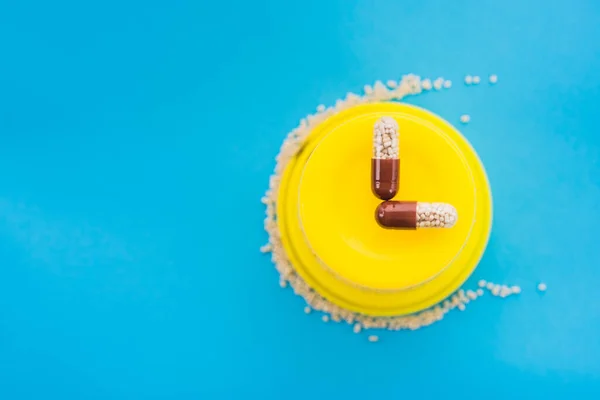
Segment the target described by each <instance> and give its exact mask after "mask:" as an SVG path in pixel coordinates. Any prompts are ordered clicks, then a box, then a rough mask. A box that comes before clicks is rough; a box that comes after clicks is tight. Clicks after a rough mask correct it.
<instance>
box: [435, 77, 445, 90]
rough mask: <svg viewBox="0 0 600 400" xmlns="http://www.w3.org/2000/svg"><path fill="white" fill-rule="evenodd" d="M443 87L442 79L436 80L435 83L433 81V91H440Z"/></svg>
mask: <svg viewBox="0 0 600 400" xmlns="http://www.w3.org/2000/svg"><path fill="white" fill-rule="evenodd" d="M443 85H444V78H437V79H436V80H435V81H433V87H434V88H435V90H440V89H441V88H442V86H443Z"/></svg>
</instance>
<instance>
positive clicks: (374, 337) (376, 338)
mask: <svg viewBox="0 0 600 400" xmlns="http://www.w3.org/2000/svg"><path fill="white" fill-rule="evenodd" d="M378 341H379V336H377V335H371V336H369V342H371V343H375V342H378Z"/></svg>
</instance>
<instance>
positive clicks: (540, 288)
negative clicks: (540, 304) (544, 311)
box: [537, 282, 548, 292]
mask: <svg viewBox="0 0 600 400" xmlns="http://www.w3.org/2000/svg"><path fill="white" fill-rule="evenodd" d="M537 289H538V290H539V291H540V292H545V291H546V289H548V287H547V286H546V284H545V283H544V282H540V283H539V284H538V285H537Z"/></svg>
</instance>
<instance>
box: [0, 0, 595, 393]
mask: <svg viewBox="0 0 600 400" xmlns="http://www.w3.org/2000/svg"><path fill="white" fill-rule="evenodd" d="M319 3H321V4H319ZM370 3H372V2H367V1H364V2H357V1H347V0H337V1H327V2H322V1H306V0H304V1H301V2H293V4H289V2H284V1H270V2H265V1H253V2H241V1H238V2H210V3H208V2H205V1H192V0H190V1H172V2H156V1H119V2H117V1H71V2H67V1H55V2H42V1H27V0H22V1H9V0H3V1H0V171H2V173H1V174H0V272H1V276H0V399H7V400H17V399H61V400H70V399H128V400H130V399H200V398H204V399H213V398H215V399H241V398H256V399H282V398H286V399H304V398H307V396H309V397H308V398H311V399H334V398H348V399H353V398H356V399H373V398H376V396H378V395H385V396H387V397H386V398H407V396H411V395H413V396H421V397H420V398H434V397H440V398H442V397H443V398H457V397H458V396H461V397H465V398H471V397H473V398H483V397H485V398H501V397H503V396H506V395H507V394H513V395H514V396H516V397H514V398H543V397H545V396H547V397H548V398H598V396H599V395H600V358H599V356H600V340H599V334H600V308H599V306H598V305H599V304H600V297H599V296H598V292H597V287H598V283H599V280H600V268H599V264H600V263H599V262H600V253H599V251H598V239H597V238H598V226H600V189H599V185H600V165H599V163H598V161H599V152H600V134H599V132H600V119H599V118H598V106H599V104H600V24H599V23H598V21H600V3H599V2H597V1H594V0H587V1H585V0H582V1H574V2H568V1H550V2H548V1H541V0H529V1H502V2H500V1H481V0H480V1H477V0H471V1H458V2H456V1H455V2H442V1H439V2H433V1H416V0H415V1H403V2H399V1H391V0H390V1H380V2H375V3H377V4H376V5H371V4H370ZM401 3H402V5H401ZM405 73H417V74H420V75H423V76H430V77H437V76H439V75H441V76H444V77H446V78H449V79H452V80H453V81H454V85H453V88H452V89H451V90H449V91H446V92H443V93H435V94H434V93H431V94H427V95H423V96H419V97H417V98H414V99H412V100H410V101H411V102H413V103H415V104H418V105H421V106H425V107H427V108H429V109H431V110H433V111H435V112H437V113H439V114H440V115H441V116H443V117H444V118H446V119H448V120H449V121H451V122H453V123H456V124H458V118H459V116H460V115H461V114H463V113H468V114H470V115H471V118H472V119H471V121H472V122H471V123H470V124H469V125H468V126H466V127H464V129H462V131H463V132H464V134H465V135H466V136H467V137H468V138H469V139H470V140H471V142H472V143H473V145H474V146H475V148H476V149H477V151H478V152H479V153H480V156H481V158H482V160H483V162H484V163H485V165H486V168H487V170H488V173H489V177H490V181H491V184H492V189H493V192H494V196H495V197H494V199H495V224H494V229H493V233H492V238H491V242H490V245H489V248H488V251H487V252H486V254H485V257H484V259H483V261H482V263H481V265H480V267H479V268H478V269H477V270H476V272H475V274H474V275H473V277H472V279H471V280H470V281H469V283H470V286H473V285H474V284H475V282H476V280H477V279H479V278H485V279H490V280H494V281H497V282H506V283H511V284H513V283H514V284H520V285H521V286H522V287H523V290H524V291H523V293H522V295H521V296H519V298H509V299H504V300H500V299H493V298H489V297H486V298H484V299H482V300H480V301H478V302H476V303H475V304H473V305H472V306H470V307H469V308H468V311H467V312H464V313H453V314H450V315H449V316H448V317H447V319H445V320H444V322H443V323H440V324H437V325H435V326H432V327H430V328H427V329H422V330H419V331H416V332H396V333H387V332H386V333H383V334H382V335H381V339H382V340H381V342H380V343H377V344H371V343H368V342H367V341H366V338H365V336H362V335H354V334H352V333H351V331H350V330H349V329H348V327H347V326H342V325H332V324H324V323H322V322H321V321H320V319H319V317H318V316H317V315H310V316H306V315H304V313H303V312H302V307H303V303H302V301H301V299H299V298H297V297H295V296H293V294H292V292H291V291H290V290H289V289H288V290H281V289H280V288H279V286H278V284H277V282H278V277H277V274H276V272H275V270H274V268H273V266H272V265H271V263H270V261H269V258H268V257H265V256H262V255H260V254H259V253H258V247H259V246H260V245H262V244H263V243H264V242H265V240H266V234H265V233H264V232H263V229H262V220H263V212H264V210H263V207H262V205H261V204H260V202H259V199H260V197H261V196H262V194H263V191H264V190H265V189H266V186H267V179H268V176H269V174H270V173H271V171H272V168H273V166H274V156H275V154H276V153H277V151H278V149H279V146H280V143H281V140H282V139H283V138H284V136H285V134H286V132H287V131H289V130H290V129H291V128H293V127H294V126H295V125H296V124H297V121H298V120H299V119H300V118H301V117H303V116H304V115H306V114H307V113H308V112H311V111H312V110H314V108H315V107H316V106H317V105H318V104H320V103H325V104H331V103H332V102H334V101H335V99H337V98H338V97H340V96H342V95H343V94H345V93H346V91H348V90H354V91H358V90H360V89H361V88H362V86H363V85H364V84H365V83H370V82H373V81H374V80H376V79H384V80H385V79H391V78H399V77H400V76H401V75H402V74H405ZM489 73H496V74H498V76H499V83H498V84H497V85H496V86H495V87H489V86H488V84H487V82H486V77H487V75H488V74H489ZM465 74H478V75H481V76H482V77H483V81H484V84H481V85H480V86H478V87H465V86H464V85H463V84H461V81H462V78H463V77H464V75H465ZM594 238H596V239H594ZM541 280H543V281H545V282H547V284H548V292H547V293H546V294H544V295H540V294H539V293H537V292H536V291H535V285H536V284H537V283H538V282H539V281H541ZM511 398H513V397H511Z"/></svg>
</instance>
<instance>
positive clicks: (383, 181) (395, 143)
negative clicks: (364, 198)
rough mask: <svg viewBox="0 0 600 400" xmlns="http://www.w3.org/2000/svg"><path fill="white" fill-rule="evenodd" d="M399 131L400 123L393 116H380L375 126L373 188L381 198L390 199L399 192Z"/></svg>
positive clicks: (372, 164) (372, 170)
mask: <svg viewBox="0 0 600 400" xmlns="http://www.w3.org/2000/svg"><path fill="white" fill-rule="evenodd" d="M398 131H399V128H398V123H397V122H396V121H395V120H394V119H393V118H391V117H381V118H379V119H378V120H377V122H375V126H374V127H373V158H372V159H371V189H372V190H373V194H375V196H377V197H379V198H380V199H381V200H389V199H391V198H392V197H394V196H395V195H396V193H398V177H399V175H400V159H399V154H400V152H399V150H400V138H399V134H398Z"/></svg>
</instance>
